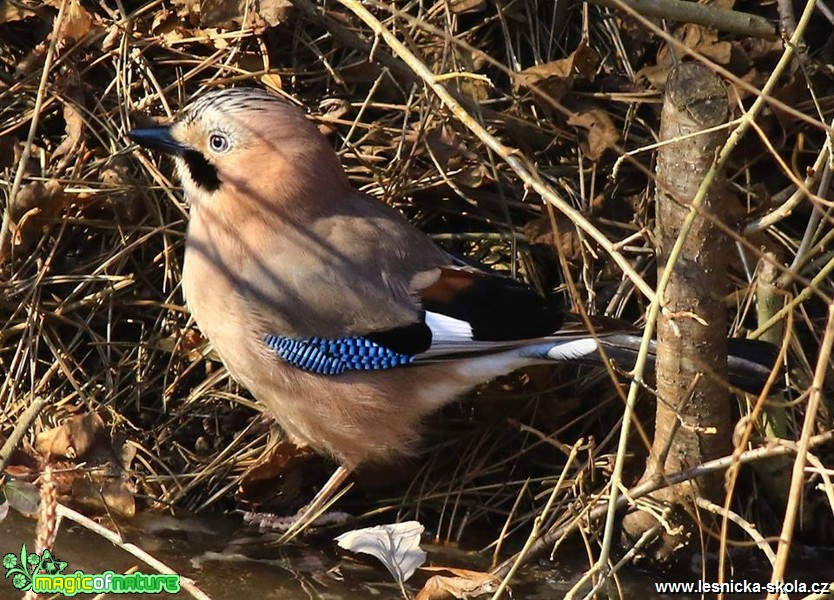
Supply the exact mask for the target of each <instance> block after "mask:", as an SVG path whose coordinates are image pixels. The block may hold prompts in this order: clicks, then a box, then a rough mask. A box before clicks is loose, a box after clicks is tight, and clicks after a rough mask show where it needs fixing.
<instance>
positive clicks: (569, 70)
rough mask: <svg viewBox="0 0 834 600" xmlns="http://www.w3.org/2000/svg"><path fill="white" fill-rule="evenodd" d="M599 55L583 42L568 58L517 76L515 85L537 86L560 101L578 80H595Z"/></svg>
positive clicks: (536, 67)
mask: <svg viewBox="0 0 834 600" xmlns="http://www.w3.org/2000/svg"><path fill="white" fill-rule="evenodd" d="M599 60H600V59H599V55H598V54H597V52H596V50H594V49H593V48H591V47H589V46H588V43H587V41H585V40H583V41H582V42H580V44H579V46H578V47H577V48H576V50H574V51H573V52H572V53H571V54H570V56H568V57H567V58H562V59H560V60H554V61H551V62H548V63H544V64H541V65H535V66H533V67H529V68H527V69H524V70H523V71H522V72H521V73H519V74H518V75H516V77H515V79H514V85H515V86H516V88H518V87H521V86H530V85H535V86H536V87H538V88H540V89H541V90H542V91H544V92H545V93H547V94H548V95H549V96H550V97H551V98H553V99H554V100H560V99H561V98H562V97H563V96H564V95H565V94H566V93H568V92H569V91H570V90H571V89H572V88H573V82H574V80H576V79H593V77H594V75H595V73H596V70H597V67H598V66H599Z"/></svg>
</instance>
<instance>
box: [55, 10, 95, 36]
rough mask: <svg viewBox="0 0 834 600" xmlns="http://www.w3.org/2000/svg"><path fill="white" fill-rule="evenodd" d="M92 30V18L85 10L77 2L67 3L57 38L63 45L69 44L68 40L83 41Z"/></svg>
mask: <svg viewBox="0 0 834 600" xmlns="http://www.w3.org/2000/svg"><path fill="white" fill-rule="evenodd" d="M93 28H94V24H93V18H92V17H91V16H90V13H88V12H87V9H86V8H84V7H83V6H81V2H80V1H79V0H69V2H67V8H66V14H65V15H64V20H63V21H61V29H60V30H59V33H58V36H59V38H60V40H61V42H62V43H63V44H68V43H70V40H74V41H78V40H80V39H83V38H84V36H86V35H87V34H88V33H90V32H91V31H92V30H93Z"/></svg>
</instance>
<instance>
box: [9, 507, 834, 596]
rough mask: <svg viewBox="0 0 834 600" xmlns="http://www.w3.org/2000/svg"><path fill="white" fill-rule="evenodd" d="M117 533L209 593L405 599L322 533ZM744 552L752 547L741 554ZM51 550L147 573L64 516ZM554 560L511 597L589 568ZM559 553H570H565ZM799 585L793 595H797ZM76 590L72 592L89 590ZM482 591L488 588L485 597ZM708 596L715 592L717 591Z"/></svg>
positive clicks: (445, 555)
mask: <svg viewBox="0 0 834 600" xmlns="http://www.w3.org/2000/svg"><path fill="white" fill-rule="evenodd" d="M122 527H123V531H122V534H123V536H124V537H125V538H126V539H127V540H128V541H130V542H132V543H134V544H136V545H137V546H139V547H140V548H142V549H143V550H145V551H146V552H148V553H150V554H151V555H153V556H154V557H155V558H157V559H159V560H161V561H162V562H163V563H165V564H167V565H168V566H169V567H171V568H172V569H174V570H175V571H176V572H178V573H180V574H182V575H184V576H186V577H189V578H191V579H192V580H193V581H194V582H195V583H196V585H197V586H198V587H199V588H200V589H201V590H202V591H203V592H205V593H206V594H208V595H209V596H210V597H211V598H212V600H227V599H228V600H232V599H235V600H236V599H239V598H259V599H267V600H301V599H304V600H319V599H320V600H346V599H354V598H356V599H366V598H367V599H378V600H389V599H390V600H397V599H400V598H402V596H401V594H400V591H399V588H398V586H396V585H395V584H394V583H393V581H392V580H391V578H390V576H389V575H388V573H387V571H385V570H384V568H382V567H381V566H377V565H375V564H374V563H373V562H372V561H370V560H369V561H364V560H361V559H356V558H354V557H352V556H350V555H344V554H339V553H338V552H337V551H336V549H335V544H334V543H332V542H330V541H329V537H327V538H319V539H318V540H314V541H313V542H312V543H307V542H305V543H303V544H299V545H296V546H284V547H279V546H275V545H271V544H270V543H269V541H270V539H271V537H272V536H270V535H265V534H262V533H259V532H257V531H253V530H251V529H248V528H246V527H244V526H243V525H241V523H240V521H239V520H236V519H233V518H230V517H229V518H227V517H216V518H203V517H201V518H176V519H175V518H172V517H168V516H162V515H155V514H146V515H140V516H139V517H137V518H136V519H135V520H133V521H131V522H130V523H128V524H124V525H123V526H122ZM34 532H35V522H34V521H33V520H30V519H26V518H24V517H22V516H21V515H19V514H18V513H16V512H14V511H12V512H11V513H10V514H9V516H8V518H7V519H6V520H5V521H3V522H2V523H0V554H5V553H7V552H13V553H17V554H19V553H20V547H21V544H22V543H26V544H27V546H28V547H29V548H30V549H31V547H32V546H33V544H34ZM423 548H424V549H425V550H427V552H428V553H429V561H428V563H429V564H431V563H434V564H439V565H452V566H459V567H463V568H470V569H477V568H482V569H486V568H488V565H487V564H486V561H487V560H488V557H485V556H484V555H481V554H476V553H474V552H466V551H463V550H459V549H450V548H446V547H437V546H432V545H427V544H423ZM748 554H749V553H748ZM54 555H55V556H56V557H57V558H58V559H60V560H63V561H66V562H67V563H68V568H67V569H65V570H64V573H73V572H75V571H76V570H82V571H84V572H85V573H93V574H94V573H101V572H104V571H108V570H112V571H114V572H116V573H120V572H125V571H127V570H128V569H131V568H136V567H138V570H139V571H141V572H143V573H152V572H153V570H152V569H151V568H150V567H148V566H147V565H145V564H143V563H141V562H140V561H138V559H136V558H133V557H132V556H131V555H129V554H127V553H126V552H124V551H123V550H121V549H120V548H118V547H116V546H115V545H113V544H111V543H110V542H108V541H106V540H104V539H103V538H101V537H99V536H98V535H96V534H94V533H92V532H90V531H88V530H86V529H84V528H83V527H81V526H79V525H77V524H75V523H72V522H69V521H67V520H65V521H64V522H63V523H62V525H61V529H60V533H59V535H58V539H57V542H56V544H55V548H54ZM559 556H560V558H559V560H557V562H556V563H554V564H547V565H545V564H539V565H536V566H532V567H528V568H525V569H523V570H522V572H521V574H520V575H519V577H518V578H517V579H516V580H515V581H514V583H513V585H512V590H513V597H514V598H525V599H530V600H551V599H557V598H562V597H563V596H564V594H565V593H566V592H567V590H569V589H570V587H571V585H572V584H573V582H575V581H576V580H577V579H578V578H579V577H580V576H581V575H582V573H583V572H584V571H585V570H586V569H587V558H586V557H585V552H584V550H583V549H582V548H581V547H575V548H569V549H568V550H567V551H564V550H563V551H562V552H560V555H559ZM564 557H568V559H567V560H566V559H565V558H564ZM734 563H735V564H734V572H733V573H732V575H731V577H732V578H734V579H735V580H741V579H743V578H744V577H746V578H747V579H748V580H749V581H759V582H762V583H764V582H766V581H767V580H768V576H769V572H768V571H767V569H765V568H763V567H764V565H763V564H762V563H761V562H760V561H758V560H756V559H754V560H753V561H750V560H747V565H746V566H745V564H744V563H745V560H744V559H743V560H738V559H737V560H735V561H734ZM792 564H796V567H795V568H794V571H795V573H797V575H794V574H792V577H793V576H797V577H801V578H803V579H805V580H806V581H813V580H818V581H822V580H829V581H830V580H832V579H834V551H821V550H805V551H804V552H802V554H801V555H800V554H797V556H796V557H792ZM427 576H428V575H426V574H421V573H420V572H419V571H418V573H417V574H416V575H415V576H414V577H413V579H412V581H411V582H409V583H411V584H413V585H410V586H409V591H410V592H411V593H412V594H416V592H417V591H418V590H419V588H420V586H421V585H422V582H423V581H425V579H426V578H427ZM695 579H697V568H695V569H691V570H690V569H685V570H683V571H680V570H679V571H677V572H671V573H658V572H647V571H641V570H639V569H635V568H630V569H629V570H627V571H625V572H623V573H621V575H620V585H621V593H622V596H623V597H624V598H640V599H643V598H646V597H648V598H675V599H678V600H682V599H690V598H691V599H695V598H700V597H701V596H700V595H699V594H681V593H677V594H661V593H658V592H657V591H656V589H655V587H654V583H655V582H658V581H676V580H680V581H686V580H688V581H693V580H695ZM20 596H21V594H19V593H18V592H17V591H16V590H15V589H14V588H13V587H12V585H11V582H10V581H9V580H8V579H6V580H0V598H4V599H5V598H19V597H20ZM802 596H804V594H793V595H791V597H792V598H800V597H802ZM89 597H90V596H89V595H82V594H79V595H77V596H76V598H89ZM107 597H108V598H124V599H128V598H131V599H133V598H135V599H137V600H139V599H142V598H144V599H147V598H148V597H149V595H147V594H118V595H116V594H113V595H110V596H107ZM150 597H164V598H190V597H191V596H190V594H188V593H187V592H185V591H180V592H179V593H178V594H172V595H169V594H161V595H151V596H150ZM482 597H483V598H488V597H489V596H482ZM706 597H714V594H710V595H707V596H706ZM761 597H763V594H759V595H755V594H753V595H750V594H737V595H736V594H734V595H732V598H761Z"/></svg>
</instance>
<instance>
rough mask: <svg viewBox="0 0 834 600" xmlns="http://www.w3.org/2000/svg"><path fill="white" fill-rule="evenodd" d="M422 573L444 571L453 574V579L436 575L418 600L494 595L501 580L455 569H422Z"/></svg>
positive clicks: (443, 599)
mask: <svg viewBox="0 0 834 600" xmlns="http://www.w3.org/2000/svg"><path fill="white" fill-rule="evenodd" d="M421 570H422V571H435V572H437V571H442V572H448V573H452V575H453V577H449V576H445V575H435V576H434V577H431V578H430V579H429V580H428V581H426V584H425V585H424V586H423V589H422V590H420V593H419V594H417V598H416V600H448V599H449V598H457V599H458V600H468V599H469V598H477V597H478V596H483V595H486V594H494V593H495V590H496V589H498V584H499V583H500V582H501V580H500V579H499V578H498V577H496V576H495V575H492V574H491V573H484V572H483V571H470V570H469V569H456V568H454V567H422V568H421Z"/></svg>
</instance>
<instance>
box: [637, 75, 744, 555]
mask: <svg viewBox="0 0 834 600" xmlns="http://www.w3.org/2000/svg"><path fill="white" fill-rule="evenodd" d="M727 116H728V102H727V92H726V89H725V88H724V85H723V84H722V83H721V81H720V80H719V79H718V77H717V76H716V75H715V74H714V73H713V72H712V71H710V70H709V69H708V68H706V67H704V66H702V65H700V64H697V63H684V64H681V65H678V66H677V67H676V68H675V69H673V71H672V72H671V73H670V75H669V78H668V81H667V84H666V97H665V100H664V103H663V112H662V115H661V126H660V137H661V140H663V141H668V142H669V143H668V144H665V145H663V146H662V147H661V148H660V150H659V151H658V156H657V179H656V187H657V191H656V205H657V207H656V210H657V244H658V248H657V261H658V265H659V266H658V279H659V278H660V277H661V276H662V274H663V269H664V268H665V265H666V263H667V262H668V261H669V258H670V255H671V251H672V248H673V246H674V245H675V242H676V240H677V238H678V236H679V233H680V230H681V227H682V225H683V223H684V221H685V220H686V219H687V217H688V215H689V214H690V212H691V207H692V201H693V199H694V198H695V197H696V195H697V193H698V190H699V188H700V187H701V184H702V182H703V181H704V178H705V176H706V175H707V173H708V172H709V171H710V168H711V167H712V166H713V163H714V161H715V156H716V152H717V150H718V148H720V146H721V145H722V144H723V142H724V141H725V140H726V137H727V132H726V129H724V128H721V129H718V130H717V131H711V132H706V133H699V132H702V131H704V130H706V129H710V128H715V127H716V126H719V125H722V124H723V123H725V122H726V120H727ZM726 194H727V192H726V190H725V186H724V182H723V179H722V178H721V177H720V176H719V177H716V178H715V180H714V181H713V185H712V186H711V187H710V189H709V191H708V193H707V195H706V197H704V199H703V201H702V203H701V205H700V206H699V207H698V208H697V209H696V213H695V215H696V216H695V220H694V223H693V226H692V228H691V229H690V231H689V233H688V235H687V237H686V239H685V240H684V242H683V245H682V247H681V252H680V254H679V255H678V256H677V257H676V259H675V260H674V261H673V263H672V266H671V268H672V269H673V273H672V274H671V279H670V280H669V285H668V286H667V288H666V293H665V294H664V296H665V297H664V310H663V314H662V315H661V316H660V318H659V319H658V324H657V337H658V348H657V393H658V402H657V411H656V418H655V439H654V442H653V446H652V450H651V455H650V457H649V460H648V463H647V466H646V473H645V475H644V479H646V478H648V477H652V476H655V475H658V474H663V473H669V472H674V471H678V470H681V469H686V468H690V467H694V466H696V465H698V464H701V463H703V462H706V461H708V460H710V459H713V458H716V457H718V456H722V455H725V454H729V453H730V452H731V451H732V440H731V434H732V423H731V414H730V397H729V393H728V391H727V384H726V381H727V316H726V308H725V304H724V297H725V295H726V281H727V275H726V272H727V262H728V257H729V250H730V245H729V240H728V239H727V237H726V236H725V235H724V233H723V232H722V231H721V230H720V229H719V228H718V227H717V226H716V224H715V221H721V222H724V221H725V220H726V219H725V213H726V208H727V200H728V198H727V195H726ZM707 214H708V215H709V216H707ZM695 485H697V486H698V487H697V489H696V488H695V487H694V486H695ZM694 494H700V495H702V496H704V497H706V498H708V499H709V500H711V501H713V502H717V503H721V501H722V499H723V479H722V478H721V476H720V475H717V476H715V477H706V478H704V479H703V480H701V481H700V482H698V483H697V484H696V483H694V482H693V483H687V484H682V485H678V486H674V487H670V488H666V489H664V490H662V491H661V492H660V493H659V494H658V495H655V498H656V499H658V500H660V501H663V502H666V503H668V504H670V505H671V506H672V508H674V509H679V510H675V511H673V512H674V513H676V514H678V515H684V514H685V513H686V512H689V511H688V507H691V505H692V498H693V495H694ZM680 509H682V510H680ZM685 521H686V519H683V520H682V521H679V522H678V523H677V524H679V525H683V527H680V528H678V529H677V530H676V531H679V533H675V534H670V535H669V536H668V539H667V540H666V542H667V543H666V544H664V545H663V548H661V549H660V550H659V554H658V557H659V558H666V557H667V556H668V554H669V553H670V552H671V550H672V549H673V548H675V547H677V546H680V545H681V542H683V541H684V537H685V536H686V535H687V533H686V532H687V529H689V528H688V527H687V523H686V522H685ZM652 525H654V519H653V517H649V513H645V512H637V513H634V514H632V515H629V517H628V518H627V519H626V522H625V527H626V531H627V532H628V533H629V534H639V533H641V532H642V531H645V530H646V529H648V528H649V527H651V526H652ZM690 525H691V524H690Z"/></svg>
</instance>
